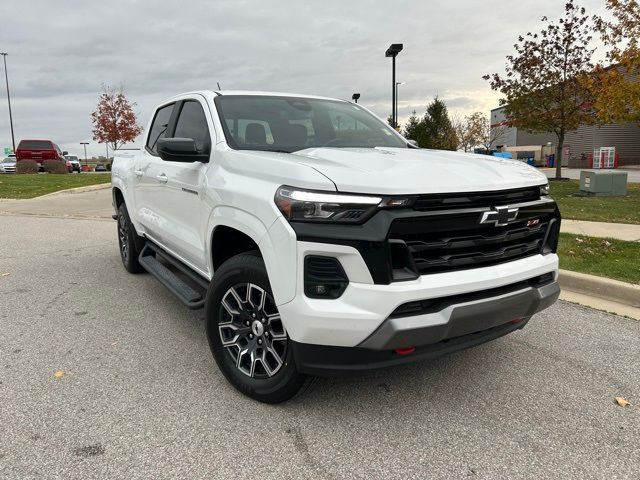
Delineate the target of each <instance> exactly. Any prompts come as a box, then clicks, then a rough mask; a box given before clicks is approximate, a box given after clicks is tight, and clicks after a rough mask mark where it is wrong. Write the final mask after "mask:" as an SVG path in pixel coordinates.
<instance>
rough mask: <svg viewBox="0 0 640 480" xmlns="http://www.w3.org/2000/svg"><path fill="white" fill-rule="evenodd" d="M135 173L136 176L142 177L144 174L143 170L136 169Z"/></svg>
mask: <svg viewBox="0 0 640 480" xmlns="http://www.w3.org/2000/svg"><path fill="white" fill-rule="evenodd" d="M133 173H135V175H136V177H141V176H142V175H143V174H144V172H143V171H142V170H135V171H134V172H133Z"/></svg>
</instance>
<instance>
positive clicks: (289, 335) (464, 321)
mask: <svg viewBox="0 0 640 480" xmlns="http://www.w3.org/2000/svg"><path fill="white" fill-rule="evenodd" d="M112 182H113V205H114V208H115V210H116V215H114V218H116V219H117V221H118V241H119V245H120V253H121V257H122V262H123V264H124V266H125V268H126V269H127V270H128V271H129V272H131V273H137V272H141V271H143V270H146V271H148V272H149V273H150V274H152V275H153V276H155V277H156V278H157V279H158V280H159V281H160V282H162V283H163V284H164V285H165V286H166V287H167V288H168V289H169V290H170V291H171V292H172V293H174V294H175V295H176V296H177V298H178V299H180V300H181V301H182V302H184V303H185V304H186V305H187V306H188V307H190V308H202V307H204V308H205V318H206V334H207V337H208V341H209V345H210V347H211V351H212V353H213V356H214V358H215V360H216V362H217V364H218V366H219V368H220V370H221V371H222V373H223V374H224V375H225V377H226V378H227V379H228V380H229V382H230V383H231V384H232V385H233V386H235V387H236V388H237V389H238V390H240V391H241V392H243V393H245V394H246V395H249V396H250V397H252V398H254V399H257V400H259V401H262V402H268V403H276V402H282V401H285V400H287V399H289V398H291V397H292V396H293V395H295V394H296V393H297V392H298V391H300V390H301V388H302V387H303V386H304V385H306V384H307V382H308V381H309V379H311V378H313V377H314V376H317V375H323V374H331V373H336V372H347V371H361V370H365V369H370V368H379V367H387V366H392V365H397V364H403V363H406V362H411V361H415V360H420V359H426V358H432V357H434V356H437V355H442V354H446V353H449V352H453V351H457V350H460V349H463V348H467V347H471V346H474V345H478V344H481V343H483V342H486V341H489V340H493V339H495V338H498V337H500V336H502V335H505V334H507V333H509V332H512V331H514V330H517V329H520V328H522V327H524V325H525V324H526V323H527V322H528V321H529V319H530V318H531V316H532V315H533V314H535V313H536V312H539V311H540V310H542V309H544V308H546V307H548V306H550V305H551V304H552V303H553V302H554V301H555V300H556V299H557V298H558V295H559V288H558V283H557V275H558V257H557V255H556V247H557V242H558V232H559V229H560V214H559V211H558V208H557V206H556V204H555V202H554V201H553V200H552V199H551V198H550V197H549V191H548V183H547V179H546V177H545V176H544V175H542V174H541V173H539V172H537V171H536V170H535V169H534V168H532V167H529V166H528V165H525V164H523V163H520V162H514V161H510V160H505V159H499V158H493V157H486V156H479V155H471V154H463V153H454V152H443V151H432V150H422V149H417V148H415V147H414V146H413V145H411V144H410V143H409V142H407V140H405V139H404V138H403V137H402V136H400V135H399V134H398V133H396V132H395V131H394V130H393V129H391V128H389V127H388V126H387V125H386V124H385V122H383V121H381V120H380V119H379V118H377V117H376V116H374V115H373V114H372V113H370V112H369V111H368V110H366V109H365V108H363V107H362V106H360V105H357V104H354V103H351V102H348V101H342V100H335V99H330V98H322V97H316V96H305V95H288V94H279V93H263V92H234V91H200V92H193V93H186V94H183V95H178V96H176V97H174V98H171V99H169V100H167V101H166V102H163V103H162V104H161V105H159V106H158V107H157V109H156V110H155V112H154V114H153V116H152V119H151V122H150V123H149V126H148V128H147V129H146V137H145V139H144V147H143V148H142V149H140V150H139V151H136V152H122V153H119V154H118V155H116V157H115V159H114V162H113V169H112Z"/></svg>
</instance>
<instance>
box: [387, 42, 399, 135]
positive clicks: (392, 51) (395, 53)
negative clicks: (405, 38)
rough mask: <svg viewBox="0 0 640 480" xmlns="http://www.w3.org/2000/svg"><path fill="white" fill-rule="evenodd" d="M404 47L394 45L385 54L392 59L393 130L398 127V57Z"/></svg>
mask: <svg viewBox="0 0 640 480" xmlns="http://www.w3.org/2000/svg"><path fill="white" fill-rule="evenodd" d="M402 47H403V45H402V44H401V43H392V44H391V46H390V47H389V48H387V51H386V52H385V53H384V56H385V57H391V60H392V62H391V122H392V123H393V128H396V127H397V126H398V123H397V122H396V57H397V56H398V54H399V53H400V52H401V51H402Z"/></svg>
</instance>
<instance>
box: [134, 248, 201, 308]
mask: <svg viewBox="0 0 640 480" xmlns="http://www.w3.org/2000/svg"><path fill="white" fill-rule="evenodd" d="M158 257H160V258H162V259H164V260H166V261H167V262H169V263H171V265H173V266H174V267H176V268H177V269H179V270H180V271H181V272H182V273H184V274H185V275H186V276H187V277H189V279H190V280H193V282H194V283H195V284H197V285H198V286H199V287H200V288H202V289H204V290H206V288H207V286H208V282H207V281H206V280H205V279H204V278H202V277H201V276H200V275H198V274H197V273H195V272H194V271H193V270H191V269H190V268H189V267H187V266H185V265H183V264H182V263H181V262H178V261H177V260H175V259H174V258H173V257H171V256H169V255H168V254H167V253H165V252H164V251H163V250H162V249H160V248H159V247H157V246H156V245H154V244H152V243H149V242H147V244H146V245H145V246H144V248H143V249H142V251H141V252H140V257H139V258H138V261H139V262H140V265H142V268H144V269H145V270H146V271H147V272H149V273H150V274H151V275H153V276H154V277H156V279H157V280H158V281H159V282H160V283H162V284H163V285H164V286H165V287H167V289H169V291H170V292H171V293H173V294H174V295H175V296H176V297H178V299H179V300H180V301H181V302H182V303H184V304H185V305H186V306H187V307H188V308H190V309H192V310H197V309H199V308H202V307H203V306H204V296H203V295H202V294H201V293H200V292H198V291H196V290H195V289H194V288H192V287H191V285H189V284H187V283H186V282H185V281H183V280H182V279H181V278H179V277H178V276H177V275H176V274H175V273H173V272H172V271H171V270H170V269H168V268H167V267H166V266H165V265H164V264H163V263H162V262H160V261H159V260H158Z"/></svg>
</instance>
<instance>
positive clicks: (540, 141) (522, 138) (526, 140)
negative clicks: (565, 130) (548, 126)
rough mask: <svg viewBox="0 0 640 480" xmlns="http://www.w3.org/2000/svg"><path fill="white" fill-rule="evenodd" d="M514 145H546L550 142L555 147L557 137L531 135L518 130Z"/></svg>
mask: <svg viewBox="0 0 640 480" xmlns="http://www.w3.org/2000/svg"><path fill="white" fill-rule="evenodd" d="M517 130H518V133H517V138H516V145H546V144H548V143H549V142H551V144H552V145H557V143H558V137H556V134H555V133H531V132H527V131H525V130H522V129H521V128H518V129H517Z"/></svg>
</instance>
